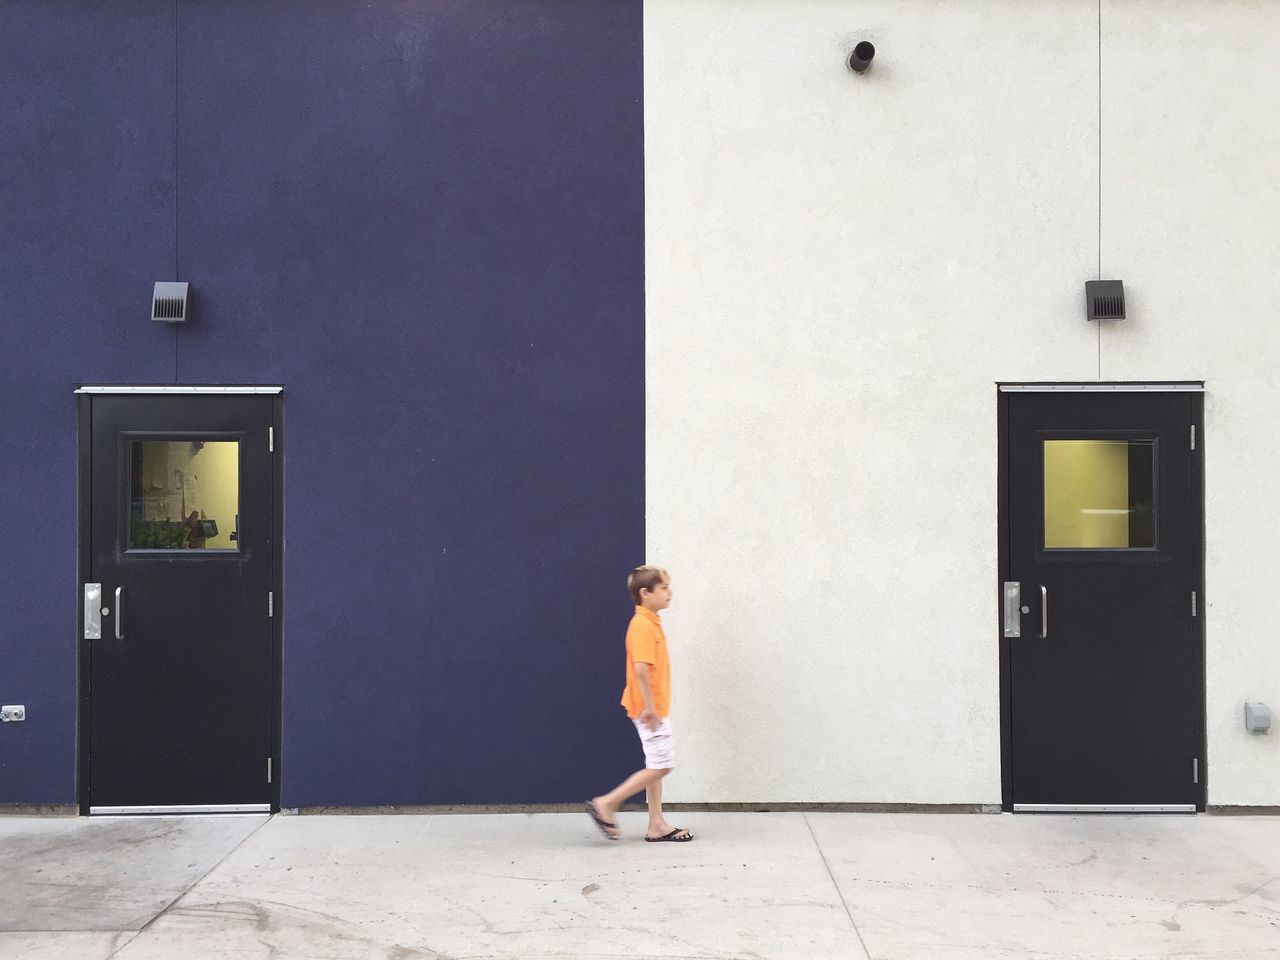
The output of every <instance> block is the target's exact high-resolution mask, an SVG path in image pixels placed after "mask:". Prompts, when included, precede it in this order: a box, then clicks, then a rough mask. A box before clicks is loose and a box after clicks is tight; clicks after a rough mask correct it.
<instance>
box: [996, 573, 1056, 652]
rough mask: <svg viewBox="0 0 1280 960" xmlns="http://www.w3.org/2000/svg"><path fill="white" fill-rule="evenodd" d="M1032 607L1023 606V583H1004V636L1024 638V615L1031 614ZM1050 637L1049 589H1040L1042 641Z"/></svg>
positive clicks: (1042, 587)
mask: <svg viewBox="0 0 1280 960" xmlns="http://www.w3.org/2000/svg"><path fill="white" fill-rule="evenodd" d="M1030 612H1031V608H1030V607H1024V606H1023V605H1022V583H1021V582H1020V581H1018V580H1006V581H1005V582H1004V635H1005V636H1006V637H1009V638H1013V637H1021V636H1022V615H1023V614H1024V613H1030ZM1048 637H1049V588H1048V587H1045V586H1041V587H1040V639H1041V640H1047V639H1048Z"/></svg>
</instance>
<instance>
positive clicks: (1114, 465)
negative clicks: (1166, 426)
mask: <svg viewBox="0 0 1280 960" xmlns="http://www.w3.org/2000/svg"><path fill="white" fill-rule="evenodd" d="M1154 478H1155V441H1154V440H1045V441H1044V546H1045V549H1046V550H1150V549H1152V548H1154V547H1155V545H1156V524H1155V480H1154Z"/></svg>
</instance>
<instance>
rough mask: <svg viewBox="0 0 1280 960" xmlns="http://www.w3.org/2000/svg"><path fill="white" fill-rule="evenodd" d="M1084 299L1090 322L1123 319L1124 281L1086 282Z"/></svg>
mask: <svg viewBox="0 0 1280 960" xmlns="http://www.w3.org/2000/svg"><path fill="white" fill-rule="evenodd" d="M1084 299H1085V305H1086V307H1087V308H1088V311H1089V319H1090V320H1123V319H1124V281H1122V280H1086V281H1085V284H1084Z"/></svg>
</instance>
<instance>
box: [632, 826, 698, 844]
mask: <svg viewBox="0 0 1280 960" xmlns="http://www.w3.org/2000/svg"><path fill="white" fill-rule="evenodd" d="M682 833H683V834H684V836H683V837H682V836H678V834H682ZM644 839H645V842H646V843H662V842H663V841H664V840H669V841H670V842H671V843H688V842H689V841H690V840H692V839H693V834H692V833H690V832H689V831H688V830H686V829H685V828H684V827H676V828H675V829H674V830H672V831H671V832H670V833H668V834H667V835H666V836H662V837H645V838H644Z"/></svg>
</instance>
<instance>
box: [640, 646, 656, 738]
mask: <svg viewBox="0 0 1280 960" xmlns="http://www.w3.org/2000/svg"><path fill="white" fill-rule="evenodd" d="M636 683H638V684H639V685H640V693H641V694H643V696H644V709H643V710H642V711H641V712H640V716H639V717H637V718H636V719H637V720H639V721H640V722H641V723H643V724H644V725H645V726H647V727H648V728H649V729H650V730H656V729H658V724H659V723H660V722H661V721H660V720H659V719H658V711H657V710H656V709H655V708H654V706H653V684H652V683H651V682H650V679H649V664H647V663H645V662H644V661H643V660H637V661H636Z"/></svg>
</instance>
